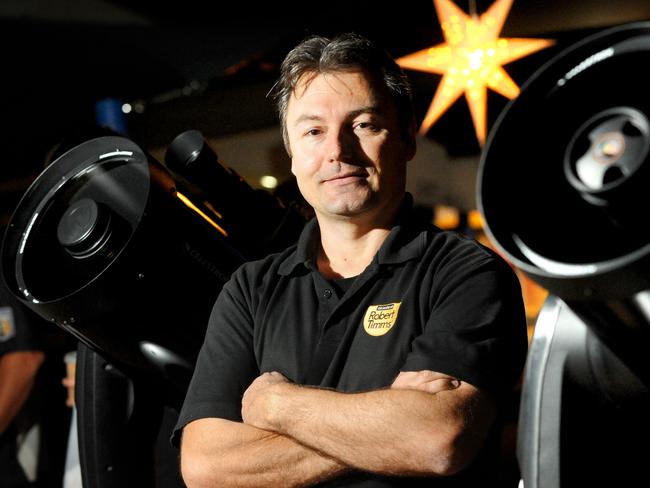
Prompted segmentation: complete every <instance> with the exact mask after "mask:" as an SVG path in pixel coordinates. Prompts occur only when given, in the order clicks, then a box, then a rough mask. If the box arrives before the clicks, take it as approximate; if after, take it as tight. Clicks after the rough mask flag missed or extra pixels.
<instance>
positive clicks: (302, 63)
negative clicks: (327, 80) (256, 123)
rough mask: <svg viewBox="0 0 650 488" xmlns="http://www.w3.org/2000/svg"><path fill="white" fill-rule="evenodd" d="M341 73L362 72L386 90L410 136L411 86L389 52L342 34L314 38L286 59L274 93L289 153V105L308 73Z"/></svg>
mask: <svg viewBox="0 0 650 488" xmlns="http://www.w3.org/2000/svg"><path fill="white" fill-rule="evenodd" d="M337 71H362V72H364V73H367V74H368V75H369V76H370V77H371V78H372V79H373V80H374V81H376V82H377V83H379V84H380V86H383V87H385V88H386V90H387V91H388V93H389V95H390V97H391V98H392V99H393V101H394V103H395V107H396V109H397V116H398V120H399V124H400V129H401V130H402V132H403V134H405V135H406V134H408V133H409V130H410V127H411V124H412V123H413V117H414V114H413V101H412V95H411V84H410V83H409V80H408V78H407V77H406V74H405V73H404V72H403V71H402V69H401V68H400V67H399V65H398V64H397V63H396V62H395V60H394V59H393V58H392V57H391V56H390V55H389V54H388V53H387V52H386V51H384V50H383V49H381V48H379V47H378V46H377V45H375V44H374V43H373V42H371V41H370V40H369V39H367V38H365V37H363V36H360V35H358V34H355V33H346V34H341V35H338V36H336V37H334V38H332V39H329V38H327V37H322V36H311V37H308V38H307V39H305V40H303V41H302V42H301V43H300V44H298V45H297V46H296V47H294V48H293V49H292V50H291V51H290V52H289V54H287V56H286V57H285V58H284V61H283V62H282V66H281V69H280V78H279V79H278V81H277V83H276V84H275V86H274V87H273V89H272V90H271V95H272V96H273V98H274V100H275V102H276V104H277V110H278V116H279V118H280V124H281V125H282V137H283V139H284V144H285V147H286V148H287V150H289V144H288V135H287V106H288V105H289V98H290V97H291V94H292V93H293V92H294V91H295V89H296V85H297V84H298V82H299V81H300V79H301V78H302V77H303V75H305V74H309V73H312V74H314V75H317V74H319V73H331V72H337Z"/></svg>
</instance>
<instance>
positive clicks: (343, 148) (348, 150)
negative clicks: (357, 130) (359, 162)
mask: <svg viewBox="0 0 650 488" xmlns="http://www.w3.org/2000/svg"><path fill="white" fill-rule="evenodd" d="M328 136H329V137H328V141H327V159H328V161H329V162H331V163H333V162H336V161H340V162H344V163H349V162H350V160H351V158H352V154H353V153H354V144H355V140H354V134H352V133H351V131H350V130H349V129H347V128H340V129H339V130H335V131H330V133H329V134H328Z"/></svg>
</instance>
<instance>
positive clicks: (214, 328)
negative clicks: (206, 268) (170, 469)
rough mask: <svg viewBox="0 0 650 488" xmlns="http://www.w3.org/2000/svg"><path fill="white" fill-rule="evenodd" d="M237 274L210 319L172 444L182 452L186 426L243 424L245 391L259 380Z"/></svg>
mask: <svg viewBox="0 0 650 488" xmlns="http://www.w3.org/2000/svg"><path fill="white" fill-rule="evenodd" d="M241 276H242V274H241V273H236V274H235V275H233V278H232V279H231V281H229V282H228V283H227V284H226V285H225V286H224V288H223V289H222V291H221V293H220V294H219V297H218V298H217V300H216V302H215V305H214V307H213V309H212V313H211V315H210V319H209V323H208V327H207V331H206V335H205V340H204V343H203V345H202V347H201V350H200V352H199V356H198V359H197V363H196V367H195V369H194V373H193V376H192V380H191V382H190V385H189V387H188V391H187V394H186V396H185V400H184V403H183V407H182V409H181V412H180V414H179V418H178V422H177V424H176V427H175V428H174V433H173V435H172V443H173V444H174V445H176V446H177V447H178V445H179V443H180V434H181V431H182V429H183V427H184V426H185V425H187V424H188V423H189V422H191V421H193V420H197V419H200V418H208V417H216V418H224V419H228V420H234V421H240V420H241V399H242V396H243V393H244V391H245V390H246V388H248V386H249V385H250V384H251V382H252V381H253V380H254V379H255V378H256V377H257V376H258V375H259V370H258V366H257V361H256V360H255V354H254V350H253V325H252V319H251V315H250V312H249V309H248V306H247V300H246V294H245V293H244V292H243V291H242V286H241V283H242V281H243V280H241V279H240V278H241Z"/></svg>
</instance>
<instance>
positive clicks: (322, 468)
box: [181, 371, 495, 488]
mask: <svg viewBox="0 0 650 488" xmlns="http://www.w3.org/2000/svg"><path fill="white" fill-rule="evenodd" d="M494 417H495V405H494V402H493V400H492V399H491V398H490V397H488V396H487V395H485V394H484V393H482V392H481V391H480V390H478V389H477V388H475V387H474V386H472V385H470V384H468V383H465V382H461V381H458V380H456V379H455V378H451V377H449V376H446V375H443V374H440V373H436V372H433V371H419V372H402V373H400V374H399V375H398V377H397V378H396V379H395V381H394V382H393V384H392V385H391V387H390V388H387V389H382V390H374V391H369V392H364V393H340V392H337V391H333V390H327V389H320V388H312V387H304V386H300V385H296V384H294V383H291V382H289V381H288V380H287V379H286V378H285V377H284V376H283V375H281V374H280V373H264V374H262V375H261V376H259V377H258V378H257V379H256V380H255V381H253V383H252V384H251V385H250V386H249V387H248V389H247V390H246V392H245V393H244V396H243V400H242V419H243V422H242V423H240V422H233V421H229V420H224V419H219V418H203V419H199V420H195V421H193V422H190V423H189V424H187V426H186V427H185V428H184V430H183V438H182V444H181V471H182V474H183V478H184V480H185V482H186V484H187V486H188V487H190V488H201V487H208V486H237V487H254V486H288V487H293V486H307V485H310V484H313V483H316V482H320V481H325V480H327V479H331V478H335V477H337V476H340V475H342V474H345V473H347V472H349V471H351V470H361V471H370V472H374V473H379V474H387V475H428V476H436V475H438V476H444V475H450V474H453V473H456V472H458V471H459V470H461V469H462V468H463V467H465V466H466V465H467V464H468V463H469V462H470V461H471V460H472V459H473V457H474V455H475V454H476V453H477V451H478V450H479V448H480V447H481V445H482V444H483V442H484V440H485V438H486V436H487V434H488V431H489V429H490V427H491V425H492V423H493V421H494Z"/></svg>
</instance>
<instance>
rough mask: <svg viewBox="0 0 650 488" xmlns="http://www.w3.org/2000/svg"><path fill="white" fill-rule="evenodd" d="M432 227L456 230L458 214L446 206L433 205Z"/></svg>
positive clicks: (456, 210)
mask: <svg viewBox="0 0 650 488" xmlns="http://www.w3.org/2000/svg"><path fill="white" fill-rule="evenodd" d="M433 211H434V214H433V215H434V216H433V225H435V226H436V227H439V228H441V229H457V228H458V226H459V225H460V212H459V211H458V209H457V208H455V207H450V206H448V205H434V207H433Z"/></svg>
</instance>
